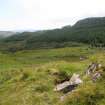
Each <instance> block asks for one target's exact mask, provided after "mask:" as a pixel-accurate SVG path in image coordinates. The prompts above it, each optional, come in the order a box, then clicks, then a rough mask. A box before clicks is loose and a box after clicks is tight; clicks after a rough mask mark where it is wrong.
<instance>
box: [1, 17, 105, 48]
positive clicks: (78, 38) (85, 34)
mask: <svg viewBox="0 0 105 105" xmlns="http://www.w3.org/2000/svg"><path fill="white" fill-rule="evenodd" d="M0 43H1V44H0V48H1V46H3V48H5V46H6V47H7V45H8V47H7V48H8V49H9V50H11V49H12V50H14V49H15V50H17V49H18V50H22V49H36V48H55V47H58V48H59V47H64V46H78V45H81V43H84V44H90V45H91V46H102V47H104V46H105V17H96V18H86V19H83V20H80V21H78V22H77V23H76V24H75V25H73V26H65V27H62V28H61V29H53V30H43V31H37V32H23V33H19V34H16V35H13V36H10V37H7V38H5V39H4V40H2V41H1V42H0Z"/></svg>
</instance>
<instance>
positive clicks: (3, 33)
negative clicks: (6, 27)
mask: <svg viewBox="0 0 105 105" xmlns="http://www.w3.org/2000/svg"><path fill="white" fill-rule="evenodd" d="M13 34H16V32H12V31H0V38H4V37H8V36H11V35H13Z"/></svg>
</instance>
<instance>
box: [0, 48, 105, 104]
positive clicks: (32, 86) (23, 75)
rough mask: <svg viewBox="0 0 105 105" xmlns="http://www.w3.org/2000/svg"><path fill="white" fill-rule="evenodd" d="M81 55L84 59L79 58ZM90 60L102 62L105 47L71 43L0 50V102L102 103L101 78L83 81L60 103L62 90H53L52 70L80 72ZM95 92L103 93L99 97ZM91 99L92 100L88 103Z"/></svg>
mask: <svg viewBox="0 0 105 105" xmlns="http://www.w3.org/2000/svg"><path fill="white" fill-rule="evenodd" d="M81 56H84V57H87V59H85V60H83V61H81V60H80V57H81ZM92 61H99V62H102V64H103V65H105V54H104V50H100V49H90V48H88V47H71V48H60V49H41V50H30V51H20V52H16V53H14V54H11V53H5V54H3V53H2V52H1V53H0V105H104V104H105V101H104V98H103V97H105V94H104V92H103V91H105V89H104V86H105V85H104V82H103V79H104V78H103V79H102V80H101V81H99V82H97V83H96V84H95V85H94V84H92V83H91V81H90V80H88V81H86V83H85V84H83V85H81V86H79V87H78V89H77V91H76V92H75V93H73V94H71V95H69V96H68V97H67V98H66V99H65V100H64V102H62V103H61V102H60V97H61V96H62V95H63V94H62V93H59V92H58V93H57V92H54V91H53V89H54V87H55V84H54V81H55V79H56V78H57V77H56V76H55V75H54V73H56V72H58V73H60V72H62V71H63V72H66V73H67V74H68V75H72V74H73V73H75V72H76V73H80V74H81V73H84V71H85V70H86V68H87V67H88V65H89V64H90V63H91V62H92ZM98 84H99V85H98ZM102 93H103V94H102ZM96 96H97V97H96ZM98 96H102V97H101V99H100V98H99V97H98ZM78 97H79V99H78ZM87 97H88V98H87ZM91 97H95V98H94V99H93V98H91ZM89 99H90V100H89ZM81 100H83V101H81ZM92 100H93V101H94V104H89V102H90V101H92Z"/></svg>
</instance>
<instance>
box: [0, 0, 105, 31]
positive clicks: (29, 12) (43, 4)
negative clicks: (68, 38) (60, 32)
mask: <svg viewBox="0 0 105 105" xmlns="http://www.w3.org/2000/svg"><path fill="white" fill-rule="evenodd" d="M103 16H105V0H0V30H29V29H35V30H39V29H52V28H57V27H58V28H59V27H62V26H65V25H73V24H74V23H75V22H76V21H77V20H79V19H83V18H86V17H103Z"/></svg>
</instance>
